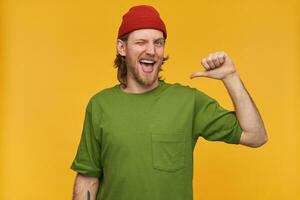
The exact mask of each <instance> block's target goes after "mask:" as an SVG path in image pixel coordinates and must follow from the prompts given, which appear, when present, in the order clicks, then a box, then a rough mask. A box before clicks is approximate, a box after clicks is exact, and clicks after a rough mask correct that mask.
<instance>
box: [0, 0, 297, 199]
mask: <svg viewBox="0 0 300 200" xmlns="http://www.w3.org/2000/svg"><path fill="white" fill-rule="evenodd" d="M108 2H109V1H90V0H88V1H74V0H73V1H71V0H69V1H66V0H65V1H63V0H43V1H41V0H27V1H21V0H19V1H17V0H2V1H1V7H0V9H1V10H0V15H1V16H0V17H1V23H0V30H1V35H0V44H1V46H0V47H1V54H0V62H1V63H0V64H1V68H0V91H1V93H0V95H1V96H0V97H1V98H0V103H1V104H0V105H1V124H0V125H1V126H0V127H1V135H0V137H1V138H0V169H1V171H0V172H1V174H0V177H1V178H0V192H1V193H0V195H1V196H0V199H3V200H19V199H26V200H27V199H28V200H32V199H43V200H53V199H55V200H57V199H61V200H63V199H71V196H72V187H73V181H74V176H75V173H74V172H73V171H71V170H70V169H69V167H70V165H71V162H72V160H73V158H74V156H75V152H76V150H77V145H78V143H79V139H80V134H81V129H82V125H83V117H84V109H85V106H86V104H87V101H88V100H89V98H90V97H91V96H92V95H93V94H95V93H96V92H98V91H100V90H102V89H103V88H106V87H110V86H112V85H114V84H117V83H118V82H117V79H116V69H115V68H113V59H114V57H115V42H116V35H117V29H118V27H119V24H120V22H121V17H122V15H123V14H124V13H125V12H126V11H127V10H128V8H129V7H131V6H133V5H135V4H152V5H154V6H155V7H156V8H157V9H158V10H159V12H160V13H161V17H162V18H163V19H164V21H165V23H166V25H167V30H168V34H169V35H168V39H167V44H166V45H167V47H166V54H167V55H169V56H170V59H169V60H168V61H167V63H166V64H165V65H164V67H163V68H164V72H163V77H165V78H166V81H167V82H170V83H174V82H179V83H182V84H183V85H190V86H191V87H197V88H198V89H200V90H202V91H204V92H206V93H207V94H209V95H210V96H212V97H214V98H216V99H217V100H218V101H219V102H220V104H221V105H222V106H224V107H226V108H228V109H233V106H232V103H231V100H230V97H229V95H228V93H227V91H226V89H225V87H224V85H223V84H222V82H220V81H217V80H213V79H208V78H197V79H193V80H190V79H189V75H190V74H191V73H192V72H194V71H197V70H200V69H201V70H202V69H203V68H202V67H201V66H200V60H201V58H203V57H205V56H207V55H208V54H209V53H211V52H214V51H219V50H224V51H226V52H227V53H228V54H229V56H230V57H231V58H232V59H233V61H234V63H235V65H236V68H237V69H238V72H239V74H240V76H241V78H242V80H243V82H244V84H245V86H246V88H247V89H248V91H249V92H250V94H251V96H252V97H253V99H254V101H255V103H256V105H257V107H258V108H259V111H260V113H261V115H262V116H263V120H264V123H265V126H266V129H267V131H268V135H269V141H268V143H267V144H266V145H265V146H263V147H261V148H258V149H252V148H248V147H244V146H241V145H237V146H236V145H228V144H225V143H220V142H214V143H213V142H208V141H206V140H204V139H203V138H201V139H199V140H198V143H197V146H196V148H195V154H194V158H195V164H194V166H195V168H194V199H197V200H198V199H200V200H216V199H222V200H225V199H228V200H229V199H230V200H240V199H243V200H253V199H255V200H266V199H267V200H297V199H300V193H299V190H300V174H299V164H300V162H299V152H300V146H299V128H298V127H299V126H297V125H299V116H298V113H299V100H300V96H299V93H296V92H299V86H298V85H300V78H299V53H300V49H299V47H300V43H299V22H300V21H299V9H298V10H297V8H299V4H297V1H296V0H285V1H279V0H277V1H276V0H275V1H274V0H246V1H237V0H220V1H218V0H216V1H209V0H203V1H177V2H174V1H170V0H168V1H126V0H125V1H110V2H109V3H108ZM297 11H298V13H297ZM297 123H298V124H297ZM174 184H176V183H174Z"/></svg>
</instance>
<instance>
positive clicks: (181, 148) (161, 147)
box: [151, 133, 185, 172]
mask: <svg viewBox="0 0 300 200" xmlns="http://www.w3.org/2000/svg"><path fill="white" fill-rule="evenodd" d="M184 136H185V135H184V134H180V133H176V134H169V133H168V134H167V133H165V134H164V133H152V134H151V139H152V141H151V142H152V164H153V168H155V169H158V170H163V171H170V172H172V171H177V170H179V169H181V168H183V167H184V163H185V137H184Z"/></svg>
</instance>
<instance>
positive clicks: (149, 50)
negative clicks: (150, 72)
mask: <svg viewBox="0 0 300 200" xmlns="http://www.w3.org/2000/svg"><path fill="white" fill-rule="evenodd" d="M146 53H147V54H148V55H151V56H154V55H155V46H154V44H152V43H149V44H148V45H147V47H146Z"/></svg>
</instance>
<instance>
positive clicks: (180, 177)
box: [71, 5, 267, 200]
mask: <svg viewBox="0 0 300 200" xmlns="http://www.w3.org/2000/svg"><path fill="white" fill-rule="evenodd" d="M166 38H167V31H166V27H165V24H164V22H163V21H162V19H161V18H160V16H159V13H158V12H157V11H156V10H155V9H154V8H153V7H151V6H146V5H141V6H135V7H132V8H131V9H130V10H129V11H128V12H127V13H126V14H125V15H124V16H123V21H122V24H121V26H120V28H119V32H118V40H117V52H118V55H117V58H116V60H115V64H116V66H117V67H118V80H119V81H120V84H118V85H115V86H113V87H111V88H107V89H104V90H102V91H100V92H98V93H97V94H95V95H94V96H93V97H92V98H91V99H90V101H89V102H88V105H87V107H86V115H85V120H84V127H83V131H82V136H81V140H80V144H79V147H78V151H77V155H76V158H75V159H74V161H73V163H72V166H71V168H72V169H73V170H75V171H76V172H78V174H77V176H76V180H75V185H74V193H73V199H76V200H77V199H87V198H90V199H97V200H140V199H143V200H168V199H170V200H171V199H172V200H192V199H193V191H192V177H193V150H194V147H195V144H196V142H197V139H198V137H199V136H201V137H203V138H205V139H207V140H210V141H223V142H226V143H229V144H242V145H246V146H250V147H259V146H261V145H263V144H264V143H266V141H267V134H266V130H265V128H264V125H263V121H262V119H261V117H260V115H259V112H258V110H257V108H256V106H255V104H254V102H253V101H252V99H251V97H250V96H249V94H248V93H247V91H246V89H245V88H244V86H243V84H242V81H241V80H240V78H239V75H238V72H237V71H236V69H235V67H234V64H233V62H232V61H231V59H230V58H229V56H228V55H227V54H226V53H225V52H216V53H212V54H210V55H209V56H208V57H207V58H204V59H203V60H202V65H203V66H204V67H205V70H204V71H199V72H195V73H193V74H192V75H191V78H195V77H201V76H202V77H208V78H213V79H218V80H221V81H222V82H223V83H224V85H225V87H226V88H227V90H228V92H229V94H230V96H231V99H232V101H233V103H234V106H235V110H236V111H229V110H226V109H224V108H222V107H221V106H220V105H219V104H218V103H217V101H216V100H214V99H213V98H211V97H209V96H208V95H206V94H204V93H203V92H201V91H199V90H197V89H196V88H191V87H189V86H183V85H181V84H178V83H176V84H169V83H166V82H165V81H164V80H161V79H160V77H159V76H158V74H159V72H160V71H161V65H162V64H163V62H164V61H165V60H166V58H164V47H165V40H166Z"/></svg>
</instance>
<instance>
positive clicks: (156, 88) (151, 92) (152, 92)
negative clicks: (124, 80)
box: [116, 80, 165, 97]
mask: <svg viewBox="0 0 300 200" xmlns="http://www.w3.org/2000/svg"><path fill="white" fill-rule="evenodd" d="M164 85H165V82H164V80H159V81H158V86H156V87H155V88H153V89H152V90H149V91H147V92H143V93H128V92H124V91H123V90H122V89H121V84H118V85H116V89H117V91H118V93H120V94H123V95H126V96H136V97H141V96H149V95H153V94H156V93H158V92H159V91H160V90H161V89H162V88H163V86H164Z"/></svg>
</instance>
